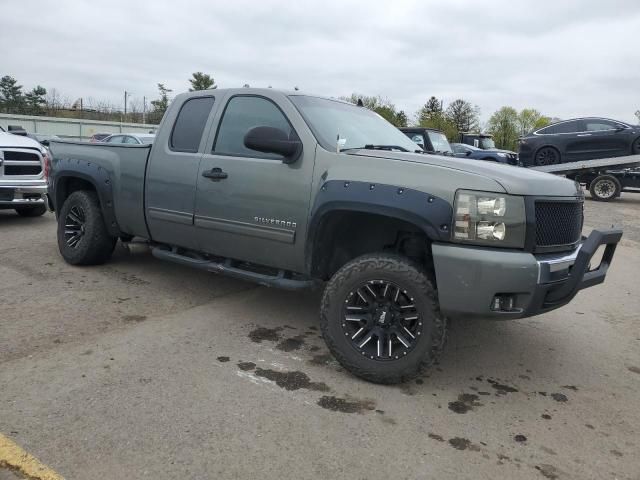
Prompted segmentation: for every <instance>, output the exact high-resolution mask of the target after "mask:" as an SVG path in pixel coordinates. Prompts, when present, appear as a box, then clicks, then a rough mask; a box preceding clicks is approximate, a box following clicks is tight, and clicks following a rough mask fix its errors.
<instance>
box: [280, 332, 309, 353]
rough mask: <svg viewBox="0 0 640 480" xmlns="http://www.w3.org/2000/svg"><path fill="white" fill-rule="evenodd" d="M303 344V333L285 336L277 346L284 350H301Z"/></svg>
mask: <svg viewBox="0 0 640 480" xmlns="http://www.w3.org/2000/svg"><path fill="white" fill-rule="evenodd" d="M303 345H304V337H303V336H302V335H298V336H297V337H291V338H285V339H284V340H282V341H281V342H280V343H278V344H277V345H276V348H277V349H278V350H282V351H283V352H293V351H294V350H300V348H301V347H302V346H303Z"/></svg>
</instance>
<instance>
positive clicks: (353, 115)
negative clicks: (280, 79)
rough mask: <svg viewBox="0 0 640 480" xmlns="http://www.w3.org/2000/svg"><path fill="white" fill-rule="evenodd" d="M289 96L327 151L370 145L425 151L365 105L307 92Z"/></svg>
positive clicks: (390, 148) (409, 150)
mask: <svg viewBox="0 0 640 480" xmlns="http://www.w3.org/2000/svg"><path fill="white" fill-rule="evenodd" d="M289 98H290V99H291V101H292V102H293V104H294V105H295V106H296V108H297V109H298V111H299V112H300V114H301V115H302V117H303V118H304V120H305V121H306V122H307V124H308V125H309V128H311V131H312V132H313V134H314V135H315V137H316V139H317V140H318V143H320V145H322V147H323V148H325V149H326V150H329V151H336V149H338V148H339V149H340V150H348V149H351V148H364V147H365V146H368V147H374V148H375V147H381V148H385V149H389V150H395V149H398V150H403V151H408V152H415V151H422V150H421V149H420V147H419V146H418V145H417V144H415V143H413V142H412V141H411V140H410V139H409V138H407V137H406V136H405V134H404V133H402V132H401V131H400V130H398V129H397V128H396V127H394V126H393V125H391V124H390V123H389V122H387V121H386V120H385V119H384V118H382V117H381V116H380V115H378V114H377V113H374V112H372V111H371V110H368V109H366V108H364V107H357V106H355V105H353V104H350V103H345V102H341V101H338V100H329V99H325V98H318V97H307V96H304V95H291V96H290V97H289ZM338 138H339V140H338Z"/></svg>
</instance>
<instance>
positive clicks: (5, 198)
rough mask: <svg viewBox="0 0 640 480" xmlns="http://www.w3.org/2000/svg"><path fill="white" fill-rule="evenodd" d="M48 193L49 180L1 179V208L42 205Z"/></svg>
mask: <svg viewBox="0 0 640 480" xmlns="http://www.w3.org/2000/svg"><path fill="white" fill-rule="evenodd" d="M46 194H47V182H46V181H45V180H36V181H19V182H10V181H0V208H13V207H19V206H24V205H42V204H44V203H45V196H46Z"/></svg>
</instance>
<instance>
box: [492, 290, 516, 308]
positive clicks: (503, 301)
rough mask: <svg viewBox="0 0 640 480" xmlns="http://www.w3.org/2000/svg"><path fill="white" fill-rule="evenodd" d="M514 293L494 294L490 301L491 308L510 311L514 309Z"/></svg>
mask: <svg viewBox="0 0 640 480" xmlns="http://www.w3.org/2000/svg"><path fill="white" fill-rule="evenodd" d="M515 306H516V297H515V295H504V294H501V295H496V296H495V297H493V301H492V302H491V310H493V311H496V312H511V311H514V310H515Z"/></svg>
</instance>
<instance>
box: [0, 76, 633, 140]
mask: <svg viewBox="0 0 640 480" xmlns="http://www.w3.org/2000/svg"><path fill="white" fill-rule="evenodd" d="M188 84H189V91H191V92H192V91H194V90H208V89H215V88H217V87H218V86H217V85H216V82H215V80H214V78H213V77H212V76H211V75H209V74H207V73H203V72H194V73H193V74H192V75H191V78H189V79H188ZM245 86H248V85H245ZM157 88H158V93H157V97H156V98H154V99H151V100H150V102H149V104H148V106H147V105H146V104H141V101H140V98H137V97H136V98H134V99H132V100H131V101H130V102H129V104H128V109H127V112H126V114H125V112H124V111H123V109H122V108H121V107H120V106H117V105H114V104H112V103H110V102H105V101H95V100H93V99H91V98H88V99H85V100H83V99H79V100H76V101H70V100H69V99H68V98H67V97H62V96H61V95H60V93H59V92H58V91H57V90H56V89H52V90H51V91H48V90H47V89H46V88H44V87H43V86H41V85H37V86H36V87H34V88H32V89H31V90H28V91H27V90H25V89H24V88H23V86H22V85H20V84H18V81H17V80H16V79H15V78H13V77H12V76H10V75H5V76H3V77H2V78H0V112H2V113H14V114H24V115H47V116H56V117H68V118H86V119H93V120H108V121H121V122H137V123H141V122H143V121H145V122H146V123H151V124H158V123H160V120H162V116H163V115H164V112H165V111H166V110H167V108H168V106H169V103H170V101H171V97H170V94H171V93H172V92H173V90H172V89H170V88H168V87H167V86H166V84H164V83H158V84H157ZM340 98H341V99H342V100H346V101H349V102H352V103H354V104H358V105H362V106H364V107H366V108H368V109H370V110H373V111H374V112H376V113H378V114H379V115H380V116H382V117H383V118H385V119H386V120H387V121H389V122H390V123H392V124H393V125H395V126H397V127H407V126H409V125H412V126H419V127H427V128H436V129H439V130H442V131H443V132H444V133H445V135H446V136H447V138H448V139H449V141H450V142H457V141H459V137H460V133H461V132H473V133H478V132H480V131H482V130H483V129H482V126H483V125H482V124H481V122H480V108H479V107H478V106H477V105H474V104H472V103H471V102H469V101H468V100H465V99H463V98H458V99H455V100H453V101H452V102H451V103H449V104H448V105H445V103H444V101H443V100H442V99H438V98H437V97H435V96H431V97H430V98H429V99H428V100H427V101H426V103H425V104H424V105H423V106H422V107H421V108H420V109H419V110H418V111H417V112H416V113H415V115H414V116H413V118H411V119H410V118H409V116H408V115H407V113H406V112H405V111H404V110H401V109H398V108H397V107H396V105H395V104H394V103H393V102H392V101H391V100H389V99H388V98H384V97H382V96H380V95H377V96H370V95H362V94H359V93H352V94H351V95H349V96H344V97H340ZM635 115H636V116H637V117H638V122H639V123H640V110H638V111H637V112H635ZM550 122H551V119H550V118H549V117H547V116H545V115H543V114H541V113H540V112H539V111H538V110H536V109H533V108H525V109H522V110H520V111H518V110H516V109H515V108H513V107H509V106H505V107H502V108H500V109H499V110H497V111H496V112H494V113H493V114H492V115H491V116H490V117H489V120H488V121H487V123H486V125H484V132H486V133H490V134H492V135H493V137H494V141H495V143H496V146H497V147H498V148H504V149H507V150H517V148H518V138H519V137H520V136H522V135H526V134H527V133H529V132H531V131H532V130H535V129H538V128H542V127H544V126H545V125H548V124H549V123H550Z"/></svg>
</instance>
